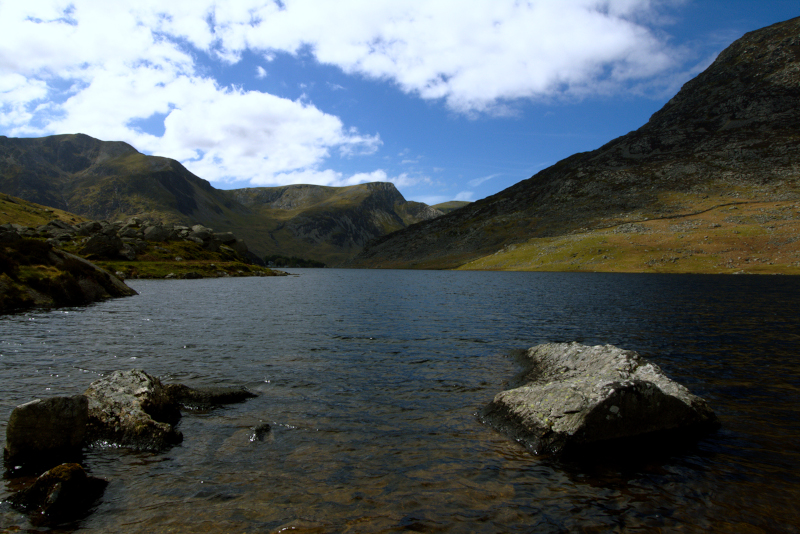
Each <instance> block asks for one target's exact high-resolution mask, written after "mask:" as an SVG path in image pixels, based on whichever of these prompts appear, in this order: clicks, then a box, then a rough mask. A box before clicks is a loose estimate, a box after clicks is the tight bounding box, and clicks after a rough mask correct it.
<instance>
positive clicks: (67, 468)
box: [8, 463, 108, 526]
mask: <svg viewBox="0 0 800 534" xmlns="http://www.w3.org/2000/svg"><path fill="white" fill-rule="evenodd" d="M107 484H108V482H106V481H105V480H102V479H99V478H94V477H90V476H87V475H86V471H84V470H83V468H82V467H81V466H80V465H79V464H76V463H66V464H61V465H59V466H57V467H54V468H53V469H50V470H49V471H47V472H45V473H44V474H42V475H41V476H39V477H38V478H37V479H36V481H35V482H34V483H33V484H32V485H31V486H30V487H28V488H26V489H24V490H22V491H20V492H19V493H16V494H14V495H12V496H11V498H9V499H8V500H9V502H10V503H11V505H12V506H13V507H14V508H15V509H17V510H19V511H20V512H23V513H27V514H29V515H30V518H31V523H33V524H34V525H35V526H54V525H58V524H59V523H64V522H67V521H74V520H76V519H80V518H81V517H83V516H85V515H86V514H87V513H88V511H89V508H90V507H91V505H92V504H93V503H94V502H95V501H96V500H97V499H98V498H99V497H100V496H101V495H102V494H103V491H104V490H105V488H106V485H107Z"/></svg>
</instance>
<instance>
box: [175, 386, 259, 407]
mask: <svg viewBox="0 0 800 534" xmlns="http://www.w3.org/2000/svg"><path fill="white" fill-rule="evenodd" d="M165 388H166V391H167V394H168V395H169V396H170V397H171V398H172V399H173V400H174V401H175V402H177V403H178V404H180V405H181V406H184V407H186V408H195V409H201V410H202V409H208V408H212V407H214V406H221V405H223V404H235V403H237V402H244V401H245V400H247V399H251V398H253V397H257V396H258V395H256V394H255V393H252V392H250V391H248V390H247V389H245V388H243V387H205V388H190V387H189V386H184V385H183V384H168V385H166V386H165Z"/></svg>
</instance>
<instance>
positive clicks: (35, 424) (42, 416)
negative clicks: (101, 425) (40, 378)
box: [5, 395, 89, 465]
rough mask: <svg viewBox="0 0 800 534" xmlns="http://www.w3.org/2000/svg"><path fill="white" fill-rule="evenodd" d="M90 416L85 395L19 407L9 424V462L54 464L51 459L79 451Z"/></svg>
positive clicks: (36, 401)
mask: <svg viewBox="0 0 800 534" xmlns="http://www.w3.org/2000/svg"><path fill="white" fill-rule="evenodd" d="M88 416H89V410H88V400H87V399H86V397H84V396H83V395H75V396H74V397H49V398H46V399H36V400H33V401H31V402H28V403H25V404H22V405H20V406H17V407H16V408H14V410H13V411H12V412H11V417H10V418H9V419H8V426H7V427H6V446H5V456H6V461H7V462H8V463H10V464H12V465H13V464H17V463H29V462H33V463H45V464H46V463H50V465H53V463H52V462H50V459H51V458H62V457H64V456H69V455H70V454H72V453H74V452H75V451H79V450H80V448H81V444H82V443H83V438H84V435H85V433H86V423H87V420H88Z"/></svg>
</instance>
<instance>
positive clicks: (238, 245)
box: [228, 239, 247, 256]
mask: <svg viewBox="0 0 800 534" xmlns="http://www.w3.org/2000/svg"><path fill="white" fill-rule="evenodd" d="M228 246H229V247H231V248H232V249H233V250H235V251H236V253H237V254H239V255H240V256H244V255H245V254H247V244H246V243H245V242H244V240H243V239H237V240H236V242H235V243H229V244H228Z"/></svg>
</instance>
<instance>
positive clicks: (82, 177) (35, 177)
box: [0, 134, 442, 264]
mask: <svg viewBox="0 0 800 534" xmlns="http://www.w3.org/2000/svg"><path fill="white" fill-rule="evenodd" d="M0 192H2V193H5V194H8V195H13V196H15V197H19V198H23V199H25V200H27V201H30V202H35V203H38V204H42V205H46V206H50V207H52V208H55V209H59V210H66V211H70V212H72V213H75V214H78V215H80V216H83V217H86V218H89V219H106V220H117V219H128V218H130V217H139V218H142V219H146V220H154V221H163V222H170V223H180V224H184V225H187V226H192V225H194V224H202V225H204V226H209V227H212V228H215V229H217V230H220V231H231V232H234V233H235V234H236V235H238V236H241V237H242V238H244V239H245V241H246V242H247V244H248V246H249V248H250V250H252V251H253V252H255V253H257V254H258V255H260V256H262V257H263V256H264V255H266V254H280V255H284V256H299V257H302V258H306V259H315V260H319V261H323V262H326V263H328V264H337V263H340V262H341V261H343V260H345V259H347V258H349V257H350V256H352V255H354V254H355V253H357V252H358V251H360V250H361V247H362V246H363V244H364V243H366V242H367V241H369V240H371V239H373V238H375V237H378V236H381V235H384V234H386V233H388V232H392V231H395V230H399V229H402V228H405V227H406V226H408V225H410V224H414V223H416V222H419V221H422V220H426V219H430V218H433V217H437V216H440V215H441V214H442V212H440V211H438V210H435V209H433V208H430V207H429V206H427V205H425V204H421V203H417V202H406V200H405V199H404V198H403V196H402V195H401V194H400V192H399V191H397V189H396V188H395V187H394V185H393V184H389V183H372V184H362V185H357V186H351V187H338V188H337V187H322V186H311V185H309V186H305V185H302V186H285V187H273V188H248V189H239V190H231V191H223V190H218V189H215V188H214V187H212V186H211V184H210V183H208V182H207V181H206V180H203V179H201V178H198V177H197V176H195V175H194V174H192V173H191V172H189V171H188V170H187V169H186V168H185V167H183V165H181V164H180V163H178V162H177V161H175V160H172V159H169V158H162V157H156V156H146V155H144V154H141V153H139V152H138V151H136V149H134V148H133V147H132V146H130V145H128V144H126V143H122V142H108V141H100V140H98V139H94V138H92V137H89V136H87V135H83V134H71V135H56V136H51V137H43V138H8V137H3V136H0Z"/></svg>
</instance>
